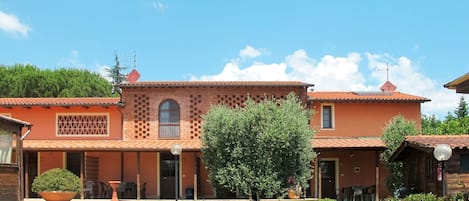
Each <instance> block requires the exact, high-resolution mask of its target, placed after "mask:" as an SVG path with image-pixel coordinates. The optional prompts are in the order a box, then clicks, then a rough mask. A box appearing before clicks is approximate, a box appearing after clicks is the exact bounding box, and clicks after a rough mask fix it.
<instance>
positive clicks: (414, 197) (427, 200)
mask: <svg viewBox="0 0 469 201" xmlns="http://www.w3.org/2000/svg"><path fill="white" fill-rule="evenodd" d="M441 200H442V199H441V198H438V197H436V195H434V194H432V193H427V194H425V193H419V194H410V195H409V196H407V197H405V198H404V199H403V201H441Z"/></svg>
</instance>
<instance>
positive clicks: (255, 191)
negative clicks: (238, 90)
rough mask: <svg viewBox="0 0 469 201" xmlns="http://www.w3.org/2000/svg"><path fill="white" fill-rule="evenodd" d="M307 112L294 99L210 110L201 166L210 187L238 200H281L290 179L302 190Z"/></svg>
mask: <svg viewBox="0 0 469 201" xmlns="http://www.w3.org/2000/svg"><path fill="white" fill-rule="evenodd" d="M310 115H311V111H309V110H308V109H306V108H305V106H304V105H303V104H302V102H301V101H300V100H299V98H298V97H297V96H295V95H294V94H293V93H291V94H289V95H288V96H287V98H286V99H285V100H276V99H265V100H264V101H261V102H259V103H256V102H254V101H253V100H251V99H248V100H247V101H246V102H245V105H244V106H243V107H235V108H229V107H227V106H225V105H216V106H212V108H211V109H210V111H209V112H208V113H207V114H206V115H205V116H204V117H203V118H204V124H203V135H202V143H203V146H202V160H203V162H204V163H205V166H206V168H207V170H208V173H209V179H210V182H211V184H212V186H213V187H215V188H224V189H227V190H229V191H231V192H234V193H236V194H237V196H238V197H241V196H249V197H250V198H251V196H252V195H256V197H257V198H258V199H259V198H261V197H265V198H274V197H282V196H284V195H285V194H286V191H287V189H288V187H289V183H288V180H289V179H291V178H294V179H295V181H296V182H298V184H299V185H301V186H302V187H303V188H305V187H307V180H308V179H309V178H310V177H311V167H310V163H311V161H312V160H313V158H314V152H313V149H312V143H311V142H312V138H313V135H314V131H313V130H311V129H310V126H309V119H310Z"/></svg>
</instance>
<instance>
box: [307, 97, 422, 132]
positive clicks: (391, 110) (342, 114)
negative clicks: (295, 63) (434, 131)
mask: <svg viewBox="0 0 469 201" xmlns="http://www.w3.org/2000/svg"><path fill="white" fill-rule="evenodd" d="M322 104H328V105H332V107H333V111H334V112H333V122H334V128H333V129H321V108H322V107H321V105H322ZM312 108H313V110H314V115H313V117H312V121H311V127H312V128H313V129H315V130H316V131H317V133H316V136H342V137H343V136H352V137H358V136H375V137H379V136H381V135H382V133H383V128H384V127H385V126H386V124H387V123H388V122H389V121H390V120H391V119H392V118H393V117H394V116H396V115H399V114H400V115H402V116H404V117H405V118H406V119H409V120H413V121H415V123H416V126H417V128H418V129H420V124H421V113H420V103H317V102H316V103H314V104H313V105H312Z"/></svg>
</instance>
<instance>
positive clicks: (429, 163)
mask: <svg viewBox="0 0 469 201" xmlns="http://www.w3.org/2000/svg"><path fill="white" fill-rule="evenodd" d="M434 160H435V159H434V158H433V157H427V159H426V162H425V168H426V169H427V170H426V171H425V173H426V174H425V175H426V176H427V178H433V177H435V168H436V167H435V165H433V164H434V162H433V161H434Z"/></svg>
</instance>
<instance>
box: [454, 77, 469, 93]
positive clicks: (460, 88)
mask: <svg viewBox="0 0 469 201" xmlns="http://www.w3.org/2000/svg"><path fill="white" fill-rule="evenodd" d="M456 93H465V94H469V80H466V81H464V82H462V83H460V84H458V85H457V86H456Z"/></svg>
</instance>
